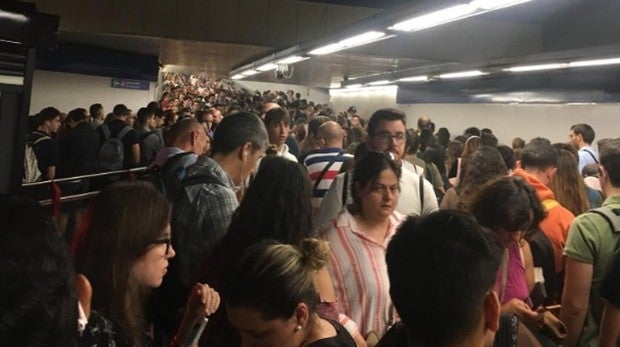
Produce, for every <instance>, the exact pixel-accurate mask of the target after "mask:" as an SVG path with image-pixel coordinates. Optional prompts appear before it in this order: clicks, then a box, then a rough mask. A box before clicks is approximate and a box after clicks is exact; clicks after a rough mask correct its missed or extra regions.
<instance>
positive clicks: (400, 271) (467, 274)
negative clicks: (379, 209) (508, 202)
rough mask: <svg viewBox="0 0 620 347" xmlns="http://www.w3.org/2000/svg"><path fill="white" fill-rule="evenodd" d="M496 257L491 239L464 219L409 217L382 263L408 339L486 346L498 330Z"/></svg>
mask: <svg viewBox="0 0 620 347" xmlns="http://www.w3.org/2000/svg"><path fill="white" fill-rule="evenodd" d="M501 254H502V253H501V246H500V245H499V243H498V241H497V239H496V238H495V237H494V236H493V235H492V234H491V233H489V232H488V230H486V229H485V228H484V227H482V226H481V225H480V224H478V223H477V222H476V220H475V219H474V218H473V217H471V216H470V215H469V214H466V213H463V212H459V211H454V210H442V211H439V212H434V213H431V214H429V215H427V216H424V217H418V216H412V217H409V218H408V219H407V220H406V221H405V222H404V223H403V224H402V225H401V226H400V227H399V228H398V232H397V233H396V235H394V237H393V238H392V240H391V241H390V243H389V245H388V248H387V254H386V263H387V271H388V276H389V279H390V296H391V298H392V302H393V303H394V307H395V308H396V310H397V311H398V314H399V315H400V318H401V319H402V322H403V323H404V325H405V329H406V330H407V332H408V335H409V336H410V337H411V338H412V340H413V341H416V342H418V343H420V345H424V346H451V345H455V344H457V343H458V344H461V345H462V344H463V343H469V345H471V346H490V345H491V343H492V341H493V337H494V333H495V331H497V329H498V328H499V315H500V312H499V311H500V303H499V300H498V297H497V294H496V293H495V292H494V291H493V285H494V283H495V276H496V274H497V270H498V268H499V265H500V259H501ZM446 327H450V328H449V329H446Z"/></svg>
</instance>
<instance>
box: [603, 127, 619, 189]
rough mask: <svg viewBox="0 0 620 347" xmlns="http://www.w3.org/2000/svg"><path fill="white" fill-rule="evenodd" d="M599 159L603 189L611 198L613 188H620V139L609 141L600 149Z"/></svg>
mask: <svg viewBox="0 0 620 347" xmlns="http://www.w3.org/2000/svg"><path fill="white" fill-rule="evenodd" d="M599 158H600V163H601V167H600V174H599V176H600V180H601V188H603V192H604V193H606V194H607V196H609V195H610V191H611V188H615V189H618V188H620V138H616V139H613V140H609V141H607V142H605V143H604V144H603V146H601V147H599Z"/></svg>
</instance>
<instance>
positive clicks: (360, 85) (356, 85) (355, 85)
mask: <svg viewBox="0 0 620 347" xmlns="http://www.w3.org/2000/svg"><path fill="white" fill-rule="evenodd" d="M361 87H362V84H361V83H357V84H349V85H347V86H345V88H349V89H355V88H361Z"/></svg>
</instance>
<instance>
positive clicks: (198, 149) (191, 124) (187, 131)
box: [166, 118, 211, 155]
mask: <svg viewBox="0 0 620 347" xmlns="http://www.w3.org/2000/svg"><path fill="white" fill-rule="evenodd" d="M210 144H211V141H210V139H209V136H208V135H207V131H206V129H205V127H204V126H202V125H201V124H200V123H198V121H196V120H195V119H192V118H186V119H181V120H180V121H178V122H176V123H175V124H174V125H173V126H172V128H170V131H169V132H168V134H167V136H166V145H167V146H170V147H177V148H180V149H182V150H184V151H187V152H193V153H196V154H197V155H203V154H205V153H206V152H207V150H208V149H209V148H210V147H211V146H210Z"/></svg>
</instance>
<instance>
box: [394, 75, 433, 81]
mask: <svg viewBox="0 0 620 347" xmlns="http://www.w3.org/2000/svg"><path fill="white" fill-rule="evenodd" d="M427 81H428V76H413V77H404V78H399V79H398V82H427Z"/></svg>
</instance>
